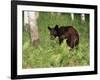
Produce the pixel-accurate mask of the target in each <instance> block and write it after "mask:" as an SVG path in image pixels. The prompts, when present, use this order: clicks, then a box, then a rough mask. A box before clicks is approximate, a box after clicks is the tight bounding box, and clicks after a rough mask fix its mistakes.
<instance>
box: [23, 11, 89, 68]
mask: <svg viewBox="0 0 100 80" xmlns="http://www.w3.org/2000/svg"><path fill="white" fill-rule="evenodd" d="M56 24H58V25H63V26H67V25H73V26H74V27H75V28H76V29H77V31H78V32H79V34H80V42H79V45H78V46H76V47H75V48H74V49H70V48H69V47H68V45H67V44H66V40H64V41H63V43H62V44H61V45H59V42H58V38H56V39H55V40H50V34H49V30H48V28H47V27H48V26H50V27H54V26H55V25H56ZM38 28H39V36H40V45H39V46H38V47H37V48H36V47H34V46H33V45H32V43H31V38H30V33H29V32H25V31H24V30H23V45H22V46H23V49H22V50H23V53H22V56H23V58H22V61H23V63H22V67H23V68H41V67H42V68H45V67H67V66H85V65H89V62H90V61H89V15H86V21H85V23H82V22H81V18H80V14H75V19H74V21H71V17H70V14H69V13H66V14H65V13H63V14H61V15H57V14H56V13H54V15H51V13H45V12H40V13H39V19H38Z"/></svg>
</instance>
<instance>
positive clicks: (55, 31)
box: [48, 25, 58, 39]
mask: <svg viewBox="0 0 100 80" xmlns="http://www.w3.org/2000/svg"><path fill="white" fill-rule="evenodd" d="M48 29H49V31H50V38H51V39H54V38H56V37H57V36H58V25H56V26H55V27H54V28H50V27H49V26H48Z"/></svg>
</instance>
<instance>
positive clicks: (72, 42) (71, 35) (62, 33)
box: [48, 25, 79, 48]
mask: <svg viewBox="0 0 100 80" xmlns="http://www.w3.org/2000/svg"><path fill="white" fill-rule="evenodd" d="M48 29H49V31H50V35H51V39H54V38H56V37H58V39H59V44H61V43H62V42H63V40H64V39H66V43H67V44H68V46H69V47H70V48H74V47H75V46H76V45H78V44H79V34H78V32H77V30H76V29H75V28H74V27H73V26H61V27H58V25H56V26H55V27H54V28H50V27H48Z"/></svg>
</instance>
